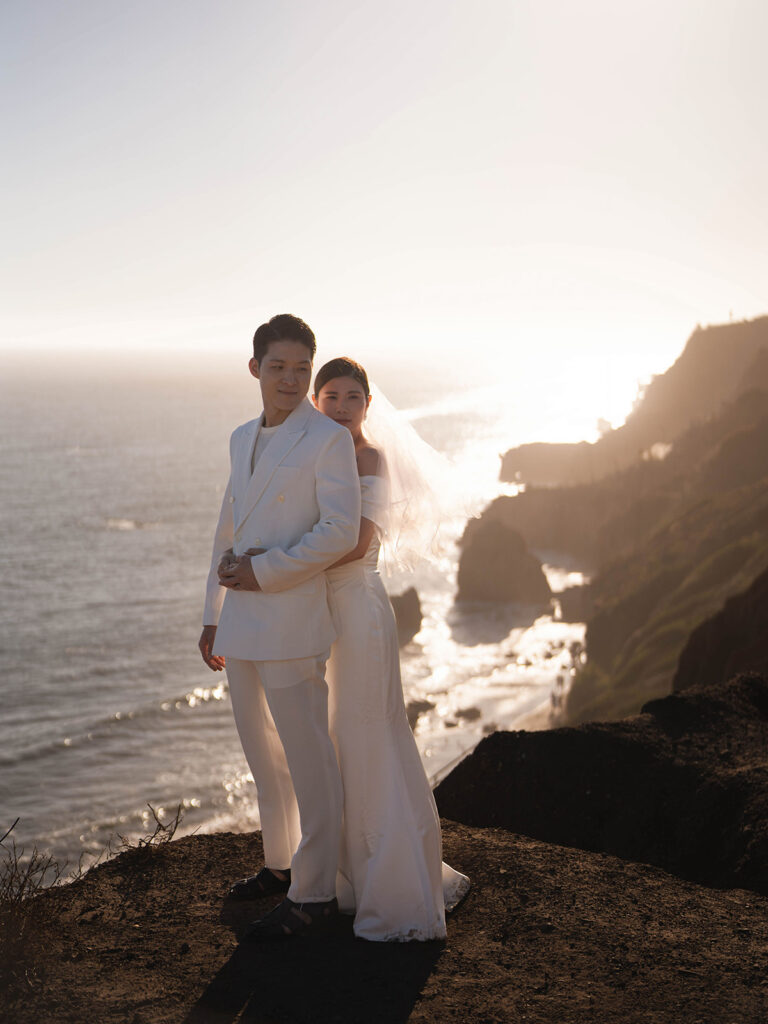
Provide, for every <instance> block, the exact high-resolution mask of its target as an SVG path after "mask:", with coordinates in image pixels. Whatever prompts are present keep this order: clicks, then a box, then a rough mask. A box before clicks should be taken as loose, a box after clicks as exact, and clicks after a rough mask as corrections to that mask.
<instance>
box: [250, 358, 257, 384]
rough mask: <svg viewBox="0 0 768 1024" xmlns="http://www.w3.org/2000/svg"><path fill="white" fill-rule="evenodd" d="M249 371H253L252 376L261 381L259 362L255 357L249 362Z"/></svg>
mask: <svg viewBox="0 0 768 1024" xmlns="http://www.w3.org/2000/svg"><path fill="white" fill-rule="evenodd" d="M248 369H249V370H250V371H251V376H252V377H255V378H256V380H258V379H259V361H258V359H254V358H253V357H252V358H251V359H249V360H248Z"/></svg>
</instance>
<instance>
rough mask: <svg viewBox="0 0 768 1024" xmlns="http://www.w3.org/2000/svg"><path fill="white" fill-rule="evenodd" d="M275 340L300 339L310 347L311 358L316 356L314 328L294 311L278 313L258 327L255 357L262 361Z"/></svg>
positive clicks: (254, 341) (255, 335) (254, 342)
mask: <svg viewBox="0 0 768 1024" xmlns="http://www.w3.org/2000/svg"><path fill="white" fill-rule="evenodd" d="M273 341H298V342H301V344H302V345H306V347H307V348H308V349H309V357H310V359H314V358H315V349H316V347H317V346H316V345H315V336H314V334H313V333H312V329H311V328H310V327H309V326H308V325H307V324H305V323H304V321H303V320H300V319H299V317H297V316H293V314H292V313H278V314H277V316H273V317H272V319H271V320H268V321H267V323H265V324H262V325H261V327H257V328H256V333H255V334H254V336H253V358H254V359H255V360H256V362H257V363H260V362H261V361H262V359H263V358H264V356H265V355H266V354H267V349H268V348H269V346H270V344H271V343H272V342H273Z"/></svg>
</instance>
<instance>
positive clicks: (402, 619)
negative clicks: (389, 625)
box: [389, 587, 421, 647]
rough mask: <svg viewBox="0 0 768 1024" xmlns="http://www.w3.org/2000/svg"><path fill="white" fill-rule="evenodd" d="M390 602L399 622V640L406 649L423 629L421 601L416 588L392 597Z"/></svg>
mask: <svg viewBox="0 0 768 1024" xmlns="http://www.w3.org/2000/svg"><path fill="white" fill-rule="evenodd" d="M389 600H390V603H391V604H392V610H393V611H394V613H395V621H396V622H397V640H398V643H399V644H400V646H401V647H404V646H405V644H407V643H408V642H409V641H410V640H413V638H414V637H415V636H416V634H417V633H418V632H419V630H420V629H421V601H420V600H419V595H418V593H417V592H416V589H415V587H408V589H407V590H405V591H403V593H402V594H394V595H390V598H389Z"/></svg>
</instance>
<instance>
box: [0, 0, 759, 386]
mask: <svg viewBox="0 0 768 1024" xmlns="http://www.w3.org/2000/svg"><path fill="white" fill-rule="evenodd" d="M766 39H768V5H766V4H765V3H764V0H579V2H578V3H577V2H575V0H460V2H451V0H387V2H386V3H382V2H381V0H329V2H323V0H286V2H267V0H250V2H246V0H218V2H213V0H206V2H203V0H183V2H182V0H151V2H149V0H133V2H131V3H125V2H124V0H119V2H116V0H5V2H4V3H3V5H2V8H0V64H1V68H0V76H1V80H0V87H1V88H0V91H1V95H2V99H1V100H0V104H1V105H2V106H1V107H0V109H1V111H2V113H1V114H0V131H1V132H2V140H3V142H2V144H3V149H4V158H3V171H2V196H1V197H0V207H1V209H2V242H1V243H0V246H1V249H0V254H1V258H2V277H1V284H0V287H1V288H2V305H1V307H0V344H2V345H3V346H4V347H5V348H19V347H22V348H24V349H30V348H32V349H36V348H40V349H43V348H48V347H56V348H58V349H59V350H61V348H62V346H68V347H72V348H75V347H81V346H83V347H90V346H98V347H99V348H101V349H103V350H106V351H109V350H110V349H111V348H112V347H114V348H115V349H118V348H125V347H129V348H133V347H137V348H145V347H146V348H151V349H154V350H155V351H158V352H159V351H160V350H161V349H162V348H164V347H170V348H171V349H177V350H179V351H182V350H183V351H187V352H188V351H190V350H192V351H194V350H196V349H199V350H201V351H202V350H204V349H205V348H207V347H216V348H219V349H220V350H221V351H222V352H230V353H231V352H234V351H239V350H240V349H241V347H243V346H245V347H247V344H248V338H249V337H250V335H251V334H252V332H253V329H254V327H255V326H256V325H257V324H258V323H259V322H261V321H262V320H264V319H266V318H267V317H269V316H270V315H272V313H274V312H283V311H291V312H295V313H297V314H298V315H300V316H303V317H304V318H305V319H306V320H307V321H308V322H309V323H310V324H311V325H312V326H313V327H314V328H315V330H316V333H317V334H318V337H319V338H320V339H321V340H323V341H324V342H325V343H326V345H330V347H334V345H335V347H336V349H337V350H338V351H345V352H347V353H349V354H351V355H355V356H358V357H359V358H361V359H365V358H366V357H368V356H369V354H372V353H373V354H375V356H376V358H381V357H382V356H383V355H387V356H388V355H389V354H391V356H392V358H393V359H400V358H403V357H405V356H407V355H408V354H411V353H416V354H417V355H418V358H419V361H420V360H421V359H422V358H423V359H427V358H435V359H438V358H439V359H442V360H448V361H454V362H457V363H459V364H461V363H463V362H471V363H472V364H473V365H474V371H473V372H475V374H476V375H477V373H478V372H479V375H480V376H482V375H484V374H487V375H489V377H491V378H492V377H493V376H495V375H497V374H499V373H506V372H510V371H512V372H515V373H517V374H518V375H519V376H521V377H523V378H525V376H526V374H531V375H534V374H535V373H538V372H540V371H541V369H542V367H546V366H548V365H549V366H551V365H553V364H555V363H556V364H558V365H559V366H560V367H561V368H562V367H566V368H567V367H572V368H573V372H574V373H578V372H585V373H586V372H587V371H588V370H590V368H592V369H593V368H595V367H597V366H600V365H602V366H609V367H611V368H612V370H611V372H612V373H613V374H614V376H615V377H616V380H617V386H618V382H619V381H621V382H622V386H625V385H626V383H627V381H629V380H630V378H631V379H632V380H635V379H637V378H639V377H642V376H644V375H647V374H649V373H651V372H654V371H656V372H660V371H662V370H663V369H665V368H666V366H667V365H669V363H670V362H671V361H672V360H673V359H674V358H675V357H676V355H677V354H678V353H679V351H680V350H681V349H682V347H683V344H684V343H685V340H686V338H687V336H688V334H689V333H690V332H691V330H692V329H693V327H694V326H695V324H696V323H697V322H700V323H710V322H720V321H725V320H728V319H729V317H731V316H733V318H734V319H741V318H743V317H751V316H755V315H758V314H761V313H766V312H768V245H766V240H768V203H767V202H766V182H768V159H767V157H768V133H766V130H765V126H766V124H768V72H767V71H766V68H767V67H768V62H766V59H765V40H766ZM579 367H581V368H582V369H581V371H579V370H578V368H579Z"/></svg>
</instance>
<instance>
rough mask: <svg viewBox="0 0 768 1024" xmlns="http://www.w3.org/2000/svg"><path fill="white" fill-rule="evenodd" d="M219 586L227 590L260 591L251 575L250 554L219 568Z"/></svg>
mask: <svg viewBox="0 0 768 1024" xmlns="http://www.w3.org/2000/svg"><path fill="white" fill-rule="evenodd" d="M254 550H255V549H254ZM219 586H221V587H226V588H227V589H228V590H261V587H260V586H259V584H258V582H257V580H256V577H255V576H254V575H253V568H252V566H251V557H250V554H247V555H243V556H242V557H241V558H237V559H235V561H230V562H229V564H228V565H225V566H222V565H220V566H219Z"/></svg>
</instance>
